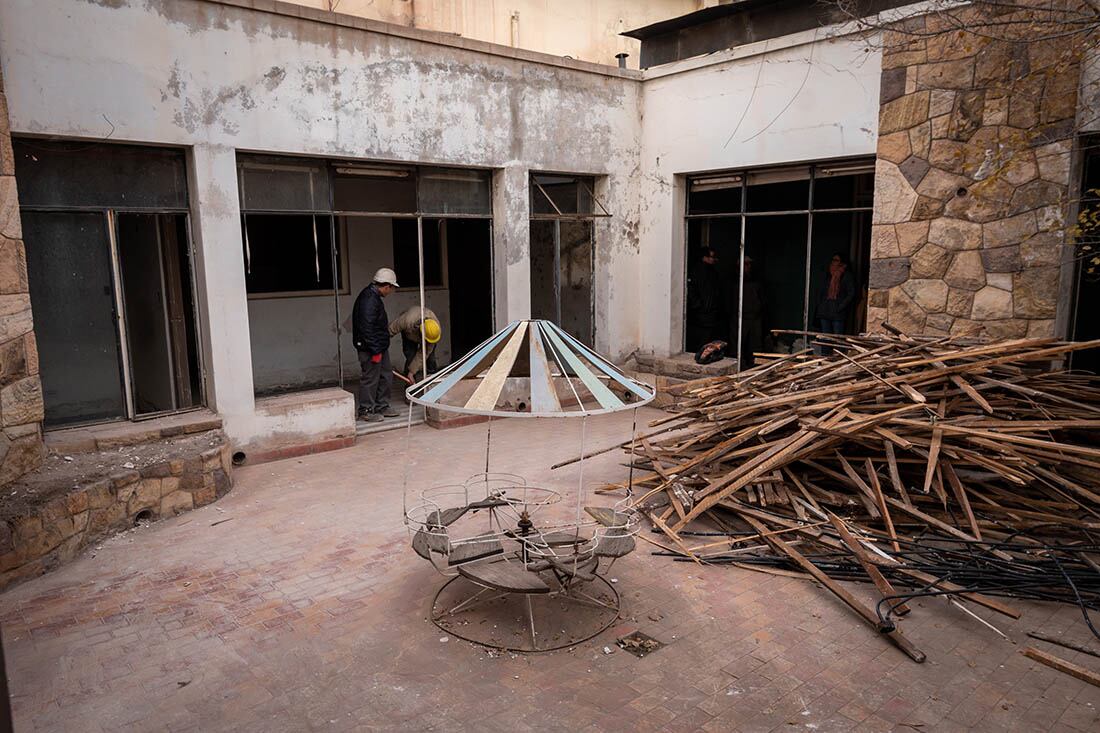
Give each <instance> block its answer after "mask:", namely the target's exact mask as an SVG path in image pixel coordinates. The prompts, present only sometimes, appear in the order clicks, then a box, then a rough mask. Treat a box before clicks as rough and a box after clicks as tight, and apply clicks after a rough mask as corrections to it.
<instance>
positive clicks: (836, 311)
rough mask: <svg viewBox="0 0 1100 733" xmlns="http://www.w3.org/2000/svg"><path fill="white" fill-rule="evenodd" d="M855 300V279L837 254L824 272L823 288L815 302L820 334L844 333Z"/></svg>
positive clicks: (840, 255) (842, 258)
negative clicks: (819, 297)
mask: <svg viewBox="0 0 1100 733" xmlns="http://www.w3.org/2000/svg"><path fill="white" fill-rule="evenodd" d="M855 298H856V279H855V278H854V277H852V273H851V270H850V269H849V268H848V263H847V262H845V261H844V255H842V254H840V253H839V252H838V253H836V254H835V255H833V258H832V260H830V261H829V267H828V268H827V269H826V270H825V287H824V288H823V289H822V291H821V299H820V300H818V302H817V322H818V326H819V327H820V329H821V332H822V333H844V332H845V330H846V324H847V323H848V312H849V311H850V310H851V308H852V303H853V302H854V301H855Z"/></svg>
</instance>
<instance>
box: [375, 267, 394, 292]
mask: <svg viewBox="0 0 1100 733" xmlns="http://www.w3.org/2000/svg"><path fill="white" fill-rule="evenodd" d="M374 282H376V283H381V284H382V285H392V286H394V287H395V288H396V287H399V286H398V284H397V273H396V272H394V271H393V270H391V269H390V268H388V267H380V268H378V272H376V273H374Z"/></svg>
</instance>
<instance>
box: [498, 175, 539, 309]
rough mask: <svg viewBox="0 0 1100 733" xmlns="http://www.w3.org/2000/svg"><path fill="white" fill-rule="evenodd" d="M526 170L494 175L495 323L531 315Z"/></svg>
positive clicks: (528, 198)
mask: <svg viewBox="0 0 1100 733" xmlns="http://www.w3.org/2000/svg"><path fill="white" fill-rule="evenodd" d="M528 187H529V171H528V170H527V168H526V167H524V166H520V165H508V166H506V167H505V168H503V169H502V170H499V171H497V173H496V175H495V176H493V269H494V273H493V283H494V289H495V291H496V326H497V328H498V329H500V328H503V327H504V326H505V325H507V324H508V323H510V322H511V321H515V320H518V319H521V318H530V317H531V223H530V218H531V217H530V203H529V201H530V197H529V193H528Z"/></svg>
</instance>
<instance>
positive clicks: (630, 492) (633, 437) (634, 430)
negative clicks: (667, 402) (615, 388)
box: [626, 407, 638, 496]
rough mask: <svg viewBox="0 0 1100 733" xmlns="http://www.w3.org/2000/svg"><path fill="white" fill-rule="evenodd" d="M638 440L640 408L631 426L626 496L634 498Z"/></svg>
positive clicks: (636, 411)
mask: <svg viewBox="0 0 1100 733" xmlns="http://www.w3.org/2000/svg"><path fill="white" fill-rule="evenodd" d="M637 439H638V408H637V407H635V408H634V421H633V422H632V423H631V425H630V461H629V463H630V468H629V469H628V473H627V477H626V495H627V496H634V444H635V442H636V441H637Z"/></svg>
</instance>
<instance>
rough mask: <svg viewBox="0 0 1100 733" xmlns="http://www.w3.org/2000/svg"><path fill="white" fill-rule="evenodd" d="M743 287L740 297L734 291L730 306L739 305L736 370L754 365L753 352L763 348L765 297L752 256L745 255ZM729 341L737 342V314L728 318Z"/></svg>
mask: <svg viewBox="0 0 1100 733" xmlns="http://www.w3.org/2000/svg"><path fill="white" fill-rule="evenodd" d="M741 279H742V281H743V287H742V289H741V296H740V299H739V298H738V294H737V292H734V299H733V303H732V304H731V307H732V308H734V309H736V308H737V307H738V300H740V307H741V361H740V363H739V364H738V367H737V368H738V371H742V370H745V369H752V368H753V367H754V366H756V357H755V353H756V352H757V351H763V350H764V316H765V297H764V289H763V287H762V286H761V283H760V281H759V280H758V279H757V278H756V273H755V272H754V271H753V266H752V258H751V257H749V256H748V255H745V270H744V276H743V277H742V278H741ZM730 321H731V322H730V343H732V344H735V343H737V316H736V315H734V317H733V318H732V319H730Z"/></svg>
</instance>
